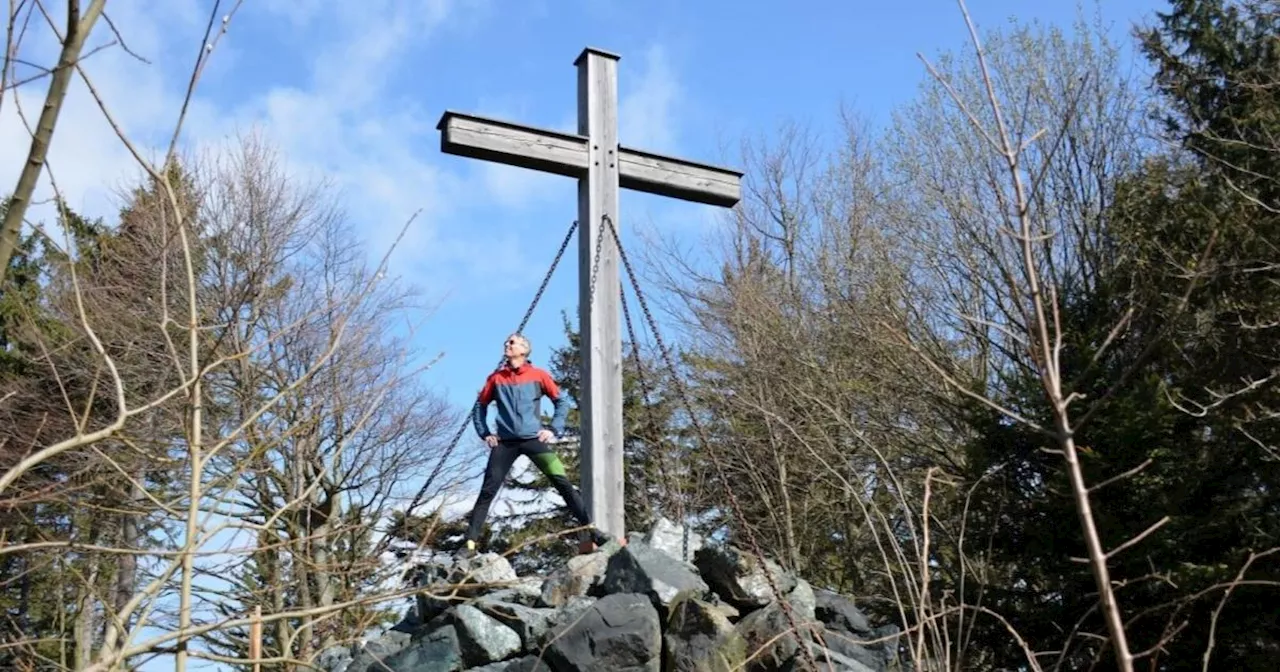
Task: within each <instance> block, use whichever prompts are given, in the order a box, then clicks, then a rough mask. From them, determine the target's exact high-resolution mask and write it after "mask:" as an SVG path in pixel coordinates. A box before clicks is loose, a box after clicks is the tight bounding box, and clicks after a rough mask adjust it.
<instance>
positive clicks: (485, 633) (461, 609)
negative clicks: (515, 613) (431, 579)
mask: <svg viewBox="0 0 1280 672" xmlns="http://www.w3.org/2000/svg"><path fill="white" fill-rule="evenodd" d="M451 620H452V622H453V625H454V627H455V628H457V632H458V645H459V649H460V650H461V651H462V661H463V662H464V663H466V665H467V667H475V666H477V665H484V664H486V663H492V662H495V661H499V660H502V659H504V658H506V657H508V656H511V655H514V654H516V653H519V652H520V648H521V646H522V645H523V643H522V641H521V638H520V635H519V634H517V633H516V631H515V630H512V629H511V628H510V627H509V626H507V625H505V624H503V623H502V622H501V621H498V620H497V619H495V618H493V617H491V616H488V615H486V614H485V613H484V612H482V611H480V610H479V609H477V608H475V607H473V606H471V605H469V604H462V605H458V606H457V607H456V608H454V610H453V617H452V619H451Z"/></svg>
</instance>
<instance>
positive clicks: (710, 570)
mask: <svg viewBox="0 0 1280 672" xmlns="http://www.w3.org/2000/svg"><path fill="white" fill-rule="evenodd" d="M693 562H694V564H695V565H696V566H697V568H698V571H699V572H701V573H702V578H703V579H705V580H706V582H707V584H708V585H710V586H711V589H712V590H714V591H716V593H717V594H718V595H720V597H721V598H723V599H724V600H725V601H726V602H728V603H729V604H732V605H733V606H735V607H737V608H739V609H746V610H751V609H758V608H760V607H763V606H764V605H766V604H769V603H770V602H772V601H773V600H774V596H773V591H772V589H771V588H770V587H769V579H768V576H769V575H772V576H773V577H774V581H775V582H776V584H777V587H778V591H779V592H781V593H788V592H791V589H792V588H795V585H796V579H795V577H793V576H791V575H790V574H788V573H786V572H784V571H782V568H781V567H779V566H778V564H777V563H775V562H773V561H772V560H769V559H767V558H766V559H765V567H764V568H762V567H760V566H759V562H757V560H756V558H755V556H754V555H752V554H750V553H747V552H746V551H743V550H741V549H738V548H735V547H732V546H704V547H702V548H700V549H698V552H697V553H695V554H694V556H693ZM766 568H767V570H768V575H766V573H765V569H766Z"/></svg>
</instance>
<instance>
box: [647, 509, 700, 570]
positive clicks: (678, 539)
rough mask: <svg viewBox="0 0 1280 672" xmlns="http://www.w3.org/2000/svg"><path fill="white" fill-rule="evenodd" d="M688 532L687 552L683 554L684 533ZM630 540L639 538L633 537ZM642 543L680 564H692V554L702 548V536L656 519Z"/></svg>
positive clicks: (661, 519) (680, 526)
mask: <svg viewBox="0 0 1280 672" xmlns="http://www.w3.org/2000/svg"><path fill="white" fill-rule="evenodd" d="M686 531H688V534H689V536H688V539H687V541H688V546H689V547H688V552H687V553H686V552H685V542H686V539H685V532H686ZM632 538H639V535H634V534H633V536H632ZM644 543H645V544H647V545H649V546H651V547H653V548H655V549H657V550H659V551H662V552H663V553H666V554H667V555H669V556H671V557H673V558H676V559H677V560H680V561H682V562H692V561H693V554H694V553H697V552H698V549H700V548H702V544H703V540H702V536H701V535H699V534H698V533H696V532H694V531H692V530H689V529H688V527H686V526H684V525H680V524H678V523H675V522H672V521H671V520H669V519H667V518H662V517H660V518H658V519H657V520H656V521H654V523H653V527H652V528H651V529H650V530H649V533H648V534H647V535H645V536H644Z"/></svg>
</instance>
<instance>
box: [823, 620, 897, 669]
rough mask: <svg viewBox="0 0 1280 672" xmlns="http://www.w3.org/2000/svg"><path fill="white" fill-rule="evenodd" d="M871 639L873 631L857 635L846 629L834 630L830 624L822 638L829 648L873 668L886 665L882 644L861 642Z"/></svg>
mask: <svg viewBox="0 0 1280 672" xmlns="http://www.w3.org/2000/svg"><path fill="white" fill-rule="evenodd" d="M869 639H871V633H867V634H866V635H857V634H854V633H851V632H846V631H844V630H833V629H831V628H830V626H828V627H827V628H826V629H824V630H823V631H822V640H823V642H824V643H825V644H826V647H827V649H829V650H831V651H834V652H836V653H838V654H840V655H841V656H844V657H846V658H850V659H853V660H856V661H858V662H859V663H861V664H863V665H865V666H867V667H868V668H871V669H873V670H878V669H881V668H883V667H884V665H885V656H884V653H883V652H882V649H881V644H880V643H875V644H862V643H860V642H861V641H866V640H869Z"/></svg>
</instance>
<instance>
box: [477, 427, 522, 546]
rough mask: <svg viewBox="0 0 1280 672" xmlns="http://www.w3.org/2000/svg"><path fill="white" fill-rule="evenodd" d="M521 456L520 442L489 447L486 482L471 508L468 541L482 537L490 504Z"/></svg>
mask: <svg viewBox="0 0 1280 672" xmlns="http://www.w3.org/2000/svg"><path fill="white" fill-rule="evenodd" d="M517 457H520V448H519V445H518V444H509V443H499V444H498V445H496V446H494V447H493V448H490V449H489V461H488V462H487V463H486V464H485V467H484V483H483V484H481V486H480V494H479V495H478V496H477V497H476V505H475V506H474V507H472V509H471V521H470V522H469V523H468V525H467V541H472V542H473V541H475V540H477V539H479V538H480V528H481V527H483V526H484V521H485V518H487V517H488V516H489V505H491V504H493V498H494V497H496V496H497V495H498V491H499V490H500V489H502V482H503V481H505V480H506V478H507V474H508V473H510V471H511V465H513V464H515V462H516V458H517Z"/></svg>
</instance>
